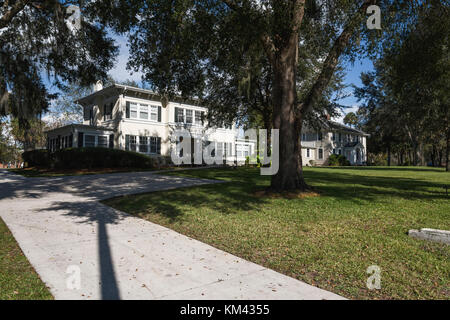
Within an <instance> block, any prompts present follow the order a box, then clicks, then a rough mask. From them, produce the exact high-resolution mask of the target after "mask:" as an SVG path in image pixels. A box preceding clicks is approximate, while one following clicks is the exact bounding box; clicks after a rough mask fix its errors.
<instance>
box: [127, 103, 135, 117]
mask: <svg viewBox="0 0 450 320" xmlns="http://www.w3.org/2000/svg"><path fill="white" fill-rule="evenodd" d="M137 110H138V106H137V103H130V113H129V116H128V117H127V118H133V119H136V118H137V115H138V111H137Z"/></svg>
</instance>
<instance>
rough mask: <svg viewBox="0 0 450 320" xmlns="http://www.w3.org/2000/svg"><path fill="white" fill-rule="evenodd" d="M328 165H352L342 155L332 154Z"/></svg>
mask: <svg viewBox="0 0 450 320" xmlns="http://www.w3.org/2000/svg"><path fill="white" fill-rule="evenodd" d="M328 165H329V166H340V167H342V166H350V165H351V163H350V161H348V160H347V159H346V158H345V157H344V156H343V155H341V154H339V155H338V154H332V155H330V157H329V158H328Z"/></svg>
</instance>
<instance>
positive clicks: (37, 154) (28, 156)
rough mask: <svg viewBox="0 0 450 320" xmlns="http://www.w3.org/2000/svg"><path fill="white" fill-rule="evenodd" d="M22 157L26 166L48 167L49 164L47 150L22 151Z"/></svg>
mask: <svg viewBox="0 0 450 320" xmlns="http://www.w3.org/2000/svg"><path fill="white" fill-rule="evenodd" d="M22 159H23V161H24V162H26V163H27V164H28V166H36V167H48V166H50V157H49V153H48V152H47V150H45V149H43V150H32V151H25V152H24V153H22Z"/></svg>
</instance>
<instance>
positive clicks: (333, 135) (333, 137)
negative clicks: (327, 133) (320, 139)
mask: <svg viewBox="0 0 450 320" xmlns="http://www.w3.org/2000/svg"><path fill="white" fill-rule="evenodd" d="M331 140H333V141H336V134H335V133H334V132H333V133H332V134H331Z"/></svg>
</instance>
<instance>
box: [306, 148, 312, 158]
mask: <svg viewBox="0 0 450 320" xmlns="http://www.w3.org/2000/svg"><path fill="white" fill-rule="evenodd" d="M310 156H311V155H310V149H306V157H307V158H309V157H310Z"/></svg>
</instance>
